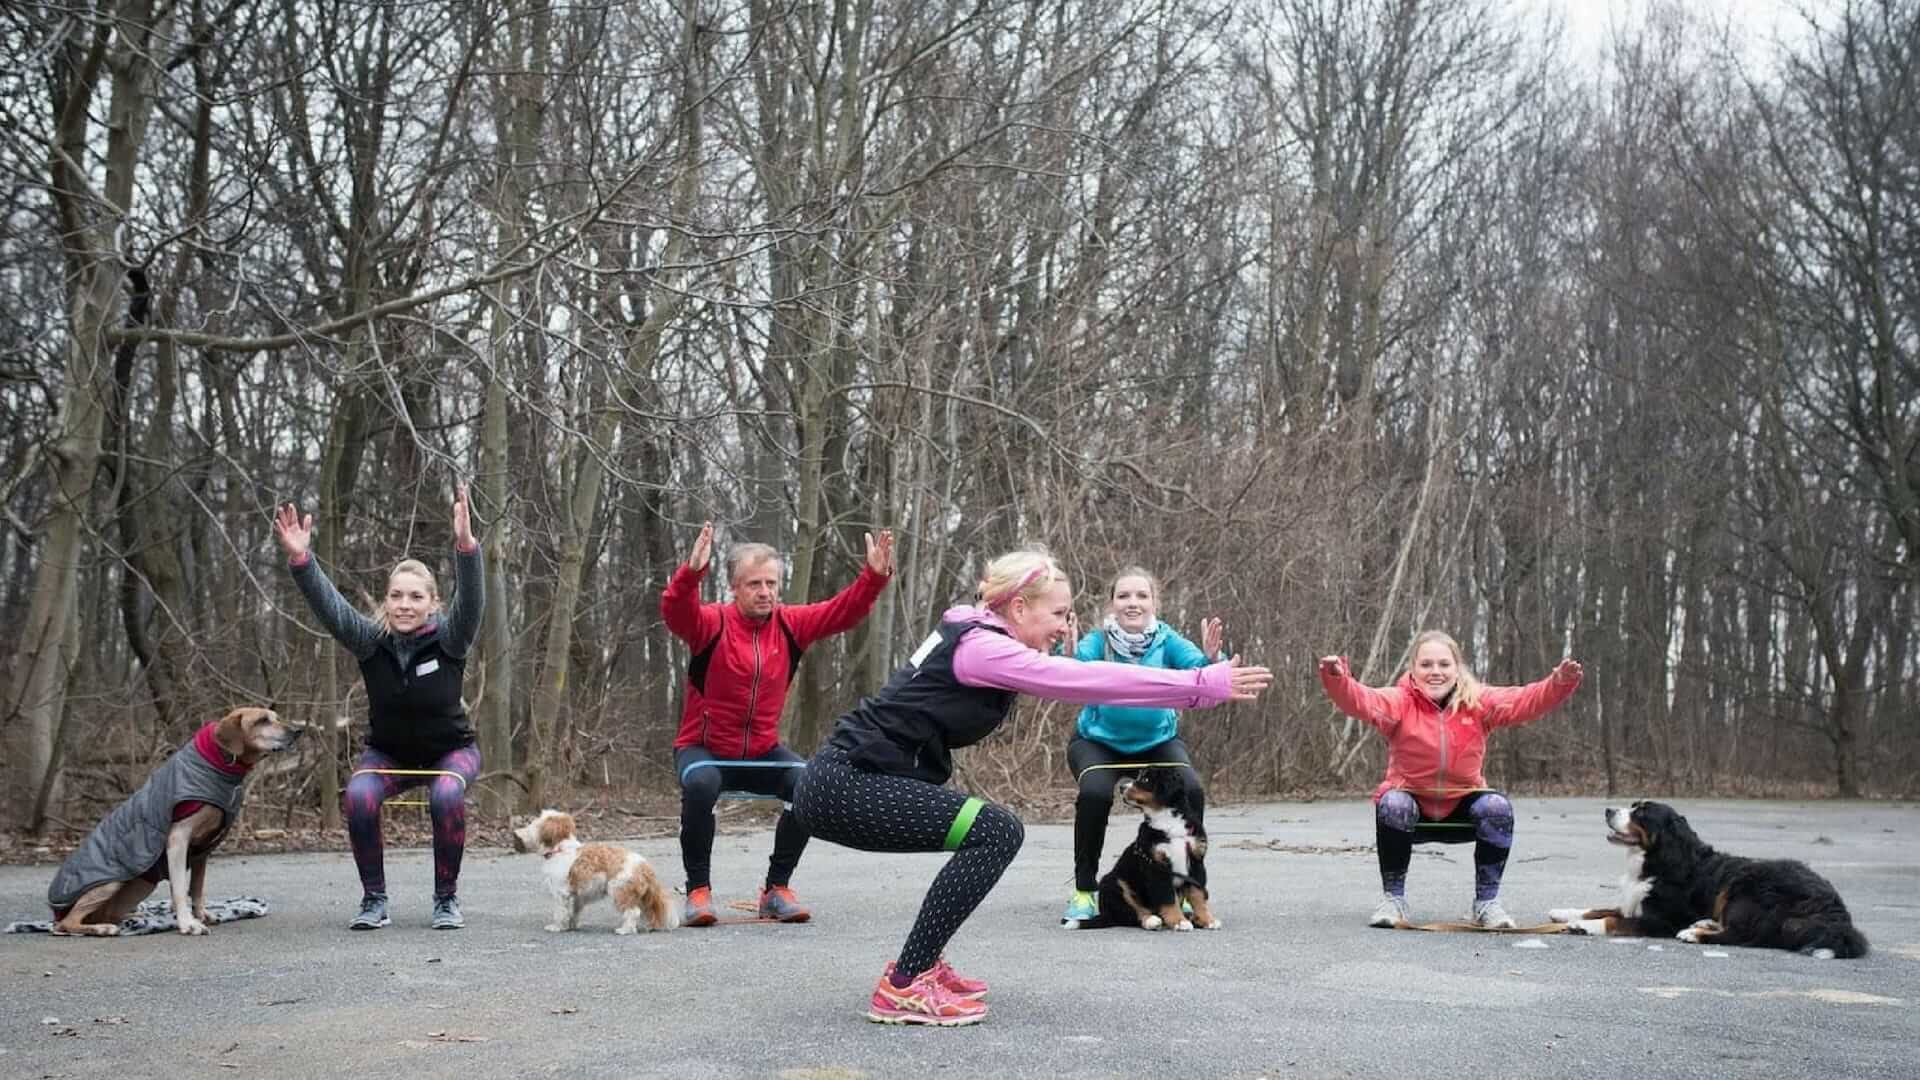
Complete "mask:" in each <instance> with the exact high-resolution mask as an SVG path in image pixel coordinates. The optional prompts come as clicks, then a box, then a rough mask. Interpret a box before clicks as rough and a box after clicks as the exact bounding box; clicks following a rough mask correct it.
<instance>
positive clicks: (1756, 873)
mask: <svg viewBox="0 0 1920 1080" xmlns="http://www.w3.org/2000/svg"><path fill="white" fill-rule="evenodd" d="M1607 841H1608V843H1612V844H1618V845H1620V846H1621V847H1624V848H1626V849H1627V872H1626V873H1625V874H1624V875H1623V876H1622V877H1621V879H1620V906H1619V907H1614V908H1595V909H1591V910H1583V909H1580V908H1555V909H1554V910H1552V911H1550V912H1548V916H1549V917H1550V918H1552V919H1553V921H1555V922H1562V923H1567V924H1568V929H1569V930H1571V931H1572V932H1574V933H1577V934H1596V935H1612V936H1615V937H1669V936H1671V937H1676V938H1679V939H1680V940H1681V941H1685V942H1690V943H1694V944H1699V945H1749V946H1754V947H1757V948H1766V949H1791V950H1793V951H1795V952H1802V953H1806V954H1808V955H1810V956H1818V957H1822V958H1832V957H1841V958H1851V957H1857V956H1865V955H1866V954H1867V939H1866V938H1865V937H1864V936H1863V935H1862V934H1861V933H1860V931H1859V930H1857V929H1855V928H1854V925H1853V918H1852V916H1851V915H1849V914H1848V913H1847V905H1846V904H1845V903H1844V902H1842V901H1841V899H1840V893H1839V892H1838V891H1837V890H1836V889H1834V887H1833V884H1832V883H1831V882H1829V881H1828V880H1827V879H1826V878H1823V877H1821V876H1820V875H1819V874H1816V873H1814V872H1813V870H1812V869H1811V868H1810V867H1808V866H1807V864H1805V863H1803V862H1799V861H1797V860H1794V859H1750V858H1743V857H1741V856H1739V855H1728V854H1726V853H1724V852H1720V851H1716V850H1714V849H1713V847H1712V846H1710V845H1709V844H1707V843H1706V842H1705V841H1703V840H1701V839H1700V837H1699V836H1698V835H1696V834H1695V833H1694V831H1693V827H1692V826H1690V825H1688V824H1687V819H1686V818H1685V817H1682V816H1681V815H1680V813H1679V811H1677V810H1675V809H1674V808H1673V807H1671V806H1668V805H1666V804H1664V803H1657V802H1645V801H1642V802H1636V803H1634V804H1633V805H1632V806H1631V807H1628V808H1626V809H1621V808H1618V807H1608V808H1607Z"/></svg>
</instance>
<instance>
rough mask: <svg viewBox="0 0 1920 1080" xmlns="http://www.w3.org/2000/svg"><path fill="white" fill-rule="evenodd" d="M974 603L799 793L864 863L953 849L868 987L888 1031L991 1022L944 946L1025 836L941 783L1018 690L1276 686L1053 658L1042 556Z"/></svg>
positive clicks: (1135, 700) (1064, 626) (1001, 570)
mask: <svg viewBox="0 0 1920 1080" xmlns="http://www.w3.org/2000/svg"><path fill="white" fill-rule="evenodd" d="M979 599H980V603H979V605H978V606H973V605H961V606H957V607H954V608H950V609H948V611H947V612H946V613H945V614H944V615H942V616H941V617H940V624H939V626H938V627H937V628H935V630H934V632H933V633H932V634H930V635H928V637H927V639H926V641H924V642H922V643H921V645H920V647H919V649H917V650H915V651H914V654H913V656H912V657H911V658H909V659H908V661H907V663H906V665H905V666H904V667H902V668H901V669H900V670H898V671H896V672H894V674H893V677H892V678H891V679H888V680H887V684H886V685H885V686H884V687H882V688H881V689H880V692H879V693H878V694H875V695H873V696H872V697H869V698H867V699H865V700H863V701H861V702H860V703H859V704H858V705H855V706H854V707H853V708H852V709H851V710H850V711H848V712H847V714H846V715H844V716H842V717H841V718H840V722H839V723H838V724H837V725H836V726H835V727H834V730H833V734H832V735H831V736H829V737H828V739H827V742H826V745H824V746H822V747H821V748H820V752H819V753H817V754H815V755H814V756H813V759H812V760H811V761H809V762H808V763H807V767H806V768H805V769H804V770H802V772H801V774H800V781H799V784H798V785H797V787H796V789H795V791H794V798H793V811H794V814H795V815H796V816H797V817H798V818H799V821H800V824H801V825H803V826H804V827H805V828H806V829H807V831H808V832H810V833H812V834H813V835H814V836H816V837H818V838H820V839H822V840H827V841H830V842H832V843H836V844H842V845H844V846H846V847H850V848H856V849H859V850H861V851H951V852H953V858H952V859H949V860H948V861H947V864H946V865H945V866H944V867H942V868H941V869H940V873H939V874H938V875H937V876H935V878H934V879H933V886H932V888H930V889H929V890H928V891H927V897H926V899H925V900H924V901H923V902H922V903H921V905H920V915H919V918H918V919H917V920H915V922H914V924H913V930H912V932H911V933H910V934H908V936H907V943H906V945H905V946H904V947H903V948H902V949H901V951H900V954H899V956H898V957H897V958H896V959H895V960H894V961H893V962H891V963H889V964H887V966H886V970H885V971H884V972H882V974H881V976H880V982H879V984H878V985H877V986H875V987H874V991H873V998H872V1001H871V1003H870V1005H869V1007H868V1010H867V1019H869V1020H873V1021H876V1022H878V1023H883V1024H933V1025H938V1026H941V1027H957V1026H960V1025H962V1024H973V1023H978V1022H979V1021H980V1020H982V1019H984V1018H985V1017H986V1014H987V1005H986V1002H985V1001H984V1000H983V999H984V998H985V996H986V993H987V984H986V983H984V982H981V981H979V980H977V979H968V978H966V977H964V976H962V975H960V974H959V973H957V972H955V971H954V970H953V968H952V966H950V965H949V964H948V963H947V962H946V959H945V958H944V957H943V956H942V950H944V949H945V947H946V944H947V941H948V939H949V938H951V937H952V936H953V934H954V932H955V931H956V930H958V929H959V928H960V924H961V923H962V922H963V921H965V920H966V918H967V916H968V915H970V914H972V913H973V909H974V908H975V907H976V906H978V905H979V903H980V901H981V900H983V899H985V898H986V895H987V893H988V891H990V890H991V889H992V888H993V886H994V883H995V882H997V881H999V880H1000V874H1001V872H1002V871H1004V870H1006V868H1007V864H1008V863H1011V862H1012V861H1013V857H1014V855H1015V854H1017V853H1018V852H1019V850H1020V844H1021V841H1022V840H1023V839H1024V838H1025V830H1024V828H1023V827H1022V826H1021V824H1020V819H1019V818H1017V817H1014V816H1013V814H1012V813H1011V812H1010V811H1008V810H1007V809H1006V808H1004V807H1000V806H995V805H993V804H991V803H988V802H986V801H985V800H982V799H978V798H973V797H969V796H967V795H963V794H961V793H959V792H957V791H952V790H949V789H948V788H947V787H946V786H945V785H946V782H947V778H948V777H949V776H951V775H952V774H953V756H952V751H953V750H954V749H955V748H957V747H962V746H971V745H972V744H974V743H977V742H979V741H980V740H981V739H984V738H986V737H987V736H988V735H990V734H992V733H993V731H994V729H996V728H998V727H999V726H1000V725H1001V723H1003V722H1004V721H1005V720H1006V718H1007V716H1008V714H1009V713H1011V712H1012V710H1013V701H1014V698H1015V697H1016V696H1017V695H1018V694H1023V693H1024V694H1031V695H1033V696H1035V697H1043V698H1051V699H1054V700H1056V701H1072V702H1078V703H1081V704H1104V705H1140V706H1148V707H1167V708H1182V709H1194V708H1205V707H1207V706H1211V705H1218V704H1220V703H1221V702H1224V701H1230V700H1242V701H1244V700H1250V699H1252V698H1253V697H1255V696H1256V695H1257V694H1258V693H1259V692H1260V691H1261V690H1262V689H1264V688H1265V687H1266V686H1267V684H1268V683H1270V682H1272V681H1273V674H1272V672H1270V671H1268V670H1267V669H1266V668H1263V667H1241V666H1240V660H1239V657H1234V658H1233V659H1232V660H1227V661H1222V662H1220V663H1217V664H1211V665H1208V666H1207V667H1204V668H1199V669H1197V670H1192V671H1169V670H1165V669H1160V668H1147V667H1140V666H1138V665H1134V664H1113V663H1107V662H1104V661H1093V662H1082V661H1079V660H1074V659H1072V658H1071V657H1066V656H1050V655H1048V652H1047V650H1049V649H1050V648H1051V647H1052V646H1053V645H1055V644H1057V643H1059V642H1060V641H1061V640H1062V639H1063V638H1064V637H1065V636H1066V635H1067V634H1068V633H1069V629H1070V625H1071V620H1072V610H1073V593H1072V590H1071V589H1069V588H1068V585H1067V577H1066V575H1065V574H1064V573H1062V572H1061V570H1060V566H1059V564H1057V563H1055V562H1054V561H1053V559H1052V558H1050V557H1049V556H1048V555H1047V554H1046V553H1045V552H1039V551H1016V552H1014V553H1012V554H1010V555H1003V556H1001V557H1000V558H998V559H995V560H994V561H993V562H992V563H991V564H990V565H989V566H988V567H987V572H986V575H985V577H984V578H983V579H982V580H981V582H980V588H979ZM1070 649H1071V646H1069V650H1070Z"/></svg>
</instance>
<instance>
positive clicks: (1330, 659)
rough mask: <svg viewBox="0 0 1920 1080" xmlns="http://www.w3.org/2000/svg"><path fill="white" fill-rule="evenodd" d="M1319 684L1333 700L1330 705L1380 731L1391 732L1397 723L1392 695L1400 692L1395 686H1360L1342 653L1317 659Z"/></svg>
mask: <svg viewBox="0 0 1920 1080" xmlns="http://www.w3.org/2000/svg"><path fill="white" fill-rule="evenodd" d="M1320 685H1321V687H1323V688H1324V689H1325V690H1326V692H1327V697H1328V698H1330V699H1332V701H1333V706H1334V708H1336V709H1339V710H1340V711H1341V712H1343V713H1346V714H1347V715H1348V716H1351V717H1353V718H1354V719H1355V720H1359V721H1361V722H1363V723H1365V724H1367V725H1369V726H1371V727H1374V728H1377V729H1379V730H1380V731H1382V732H1390V731H1392V730H1393V729H1394V726H1395V725H1396V724H1397V723H1398V721H1396V720H1395V719H1394V715H1395V714H1394V709H1393V698H1394V696H1395V695H1398V694H1399V693H1400V689H1399V688H1398V687H1394V688H1392V689H1388V690H1375V689H1374V688H1373V687H1371V686H1363V685H1361V683H1360V681H1359V680H1358V679H1355V678H1354V677H1353V672H1351V671H1349V670H1348V669H1347V658H1346V657H1344V656H1323V657H1321V658H1320Z"/></svg>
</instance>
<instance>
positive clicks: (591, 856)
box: [513, 810, 679, 934]
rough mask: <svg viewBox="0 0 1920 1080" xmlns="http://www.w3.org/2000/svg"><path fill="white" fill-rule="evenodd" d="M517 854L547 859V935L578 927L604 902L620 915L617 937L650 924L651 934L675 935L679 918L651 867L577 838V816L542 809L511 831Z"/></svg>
mask: <svg viewBox="0 0 1920 1080" xmlns="http://www.w3.org/2000/svg"><path fill="white" fill-rule="evenodd" d="M513 850H515V851H519V852H532V851H537V852H539V853H540V855H541V856H542V857H543V858H544V859H545V860H546V867H545V876H546V879H547V891H548V892H549V893H551V894H552V895H553V900H554V906H553V921H552V922H550V923H548V924H547V930H548V931H549V932H552V933H559V932H561V931H564V930H578V929H579V928H580V909H582V908H584V907H586V906H587V905H588V904H591V903H593V902H594V901H595V900H598V899H600V898H601V897H603V896H604V897H607V898H609V899H611V900H612V901H613V906H614V909H615V910H617V911H619V912H620V915H621V921H620V925H619V926H617V927H615V928H614V931H613V932H614V933H616V934H631V933H635V932H636V931H638V930H639V929H640V920H641V919H643V918H644V919H646V921H647V926H648V928H649V929H653V930H671V929H673V928H674V927H675V926H678V925H679V916H678V914H677V913H676V912H675V910H674V905H673V903H672V901H671V900H670V898H669V897H668V896H667V891H666V890H665V889H663V888H661V886H660V879H659V878H658V877H656V876H655V875H654V872H653V865H652V864H651V863H649V862H647V860H646V859H645V858H643V857H641V856H640V855H638V854H636V853H635V852H631V851H628V850H627V849H626V848H623V847H620V846H619V845H617V844H583V843H581V842H580V840H579V838H578V837H576V836H574V834H573V815H571V814H563V813H561V812H560V811H558V810H542V811H540V814H539V816H537V817H535V818H534V819H533V820H532V821H529V822H527V823H526V824H525V825H522V826H520V827H519V828H517V829H515V830H513Z"/></svg>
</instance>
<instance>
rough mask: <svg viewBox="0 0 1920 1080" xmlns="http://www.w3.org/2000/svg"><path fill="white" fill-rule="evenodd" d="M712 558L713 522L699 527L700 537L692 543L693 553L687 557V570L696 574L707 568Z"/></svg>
mask: <svg viewBox="0 0 1920 1080" xmlns="http://www.w3.org/2000/svg"><path fill="white" fill-rule="evenodd" d="M712 558H713V522H711V521H709V522H707V523H705V524H703V525H701V526H700V535H699V537H698V538H696V539H695V540H694V542H693V551H692V552H690V553H689V554H688V555H687V569H689V570H692V571H694V572H696V573H698V572H699V571H701V570H705V569H706V568H707V563H708V561H709V560H711V559H712Z"/></svg>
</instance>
